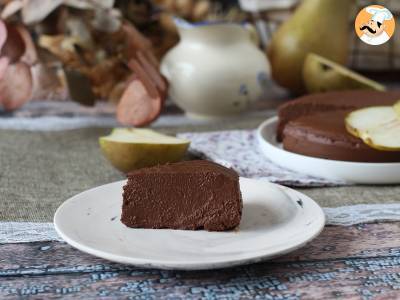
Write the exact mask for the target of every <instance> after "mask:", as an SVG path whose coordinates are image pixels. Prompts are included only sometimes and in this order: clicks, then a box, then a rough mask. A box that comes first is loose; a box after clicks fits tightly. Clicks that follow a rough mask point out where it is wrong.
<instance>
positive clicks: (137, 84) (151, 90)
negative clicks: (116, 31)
mask: <svg viewBox="0 0 400 300" xmlns="http://www.w3.org/2000/svg"><path fill="white" fill-rule="evenodd" d="M129 66H130V67H131V68H132V69H133V70H134V71H135V74H136V76H137V78H134V79H133V80H132V81H131V82H130V83H129V85H128V87H127V88H126V89H125V91H124V93H123V95H122V97H121V100H120V102H119V104H118V107H117V119H118V121H119V122H121V123H122V124H125V125H133V126H144V125H147V124H149V123H151V122H152V121H154V120H155V119H156V118H157V117H158V116H159V115H160V113H161V107H162V103H163V102H164V100H163V98H162V95H161V94H160V92H159V91H158V90H157V87H156V85H155V84H154V83H153V81H152V79H151V77H150V76H149V75H148V74H147V72H146V71H145V69H144V68H143V67H142V66H141V64H140V63H139V62H138V61H137V60H134V59H133V60H131V61H130V62H129Z"/></svg>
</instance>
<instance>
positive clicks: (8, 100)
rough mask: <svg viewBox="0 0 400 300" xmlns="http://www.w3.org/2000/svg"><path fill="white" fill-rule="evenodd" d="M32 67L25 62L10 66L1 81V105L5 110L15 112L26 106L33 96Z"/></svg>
mask: <svg viewBox="0 0 400 300" xmlns="http://www.w3.org/2000/svg"><path fill="white" fill-rule="evenodd" d="M32 86H33V84H32V76H31V71H30V67H29V66H28V65H27V64H26V63H24V62H18V63H15V64H12V65H9V66H8V67H7V69H6V72H5V74H4V76H3V78H2V79H1V80H0V103H1V104H2V105H3V108H4V109H5V110H15V109H17V108H19V107H21V106H22V105H24V104H25V103H26V102H27V101H29V99H30V98H31V95H32Z"/></svg>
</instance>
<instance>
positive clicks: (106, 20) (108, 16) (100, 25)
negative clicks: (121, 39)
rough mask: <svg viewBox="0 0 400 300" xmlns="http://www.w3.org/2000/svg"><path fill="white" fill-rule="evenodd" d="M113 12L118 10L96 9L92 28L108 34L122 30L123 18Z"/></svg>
mask: <svg viewBox="0 0 400 300" xmlns="http://www.w3.org/2000/svg"><path fill="white" fill-rule="evenodd" d="M113 12H116V10H104V9H96V10H95V15H94V19H93V21H92V26H93V27H94V28H95V29H97V30H99V31H104V32H108V33H113V32H116V31H118V30H119V29H120V28H121V16H119V15H118V14H116V13H113Z"/></svg>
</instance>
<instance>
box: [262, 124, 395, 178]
mask: <svg viewBox="0 0 400 300" xmlns="http://www.w3.org/2000/svg"><path fill="white" fill-rule="evenodd" d="M277 125H278V117H272V118H270V119H268V120H266V121H265V122H263V123H262V124H261V125H260V126H259V128H258V132H257V138H258V142H259V145H260V148H261V151H262V152H263V153H264V154H265V155H266V157H267V158H268V159H270V160H271V161H273V162H274V163H276V164H277V165H280V166H281V167H284V168H287V169H290V170H293V171H296V172H299V173H303V174H307V175H311V176H316V177H323V178H327V179H330V180H333V181H344V182H347V183H353V184H395V183H400V163H397V162H393V163H362V162H349V161H339V160H329V159H323V158H316V157H311V156H305V155H301V154H296V153H293V152H290V151H286V150H284V149H282V145H281V144H280V143H278V142H277V141H276V128H277Z"/></svg>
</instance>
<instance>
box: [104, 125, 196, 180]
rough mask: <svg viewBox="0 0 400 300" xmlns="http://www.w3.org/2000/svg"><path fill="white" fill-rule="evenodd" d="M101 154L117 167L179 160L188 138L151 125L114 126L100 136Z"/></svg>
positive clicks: (136, 167)
mask: <svg viewBox="0 0 400 300" xmlns="http://www.w3.org/2000/svg"><path fill="white" fill-rule="evenodd" d="M99 143H100V148H101V150H102V152H103V154H104V156H105V157H106V158H107V159H108V160H109V161H110V162H111V164H112V165H113V166H114V167H115V168H116V169H118V170H120V171H122V172H124V173H128V172H130V171H132V170H135V169H138V168H143V167H150V166H155V165H159V164H165V163H167V162H177V161H180V160H181V159H182V158H183V157H184V155H185V153H186V151H187V149H188V147H189V144H190V141H188V140H184V139H178V138H175V137H172V136H167V135H164V134H161V133H158V132H155V131H153V130H150V129H133V128H130V129H128V128H116V129H114V130H113V131H112V132H111V134H110V135H108V136H103V137H100V138H99Z"/></svg>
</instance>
